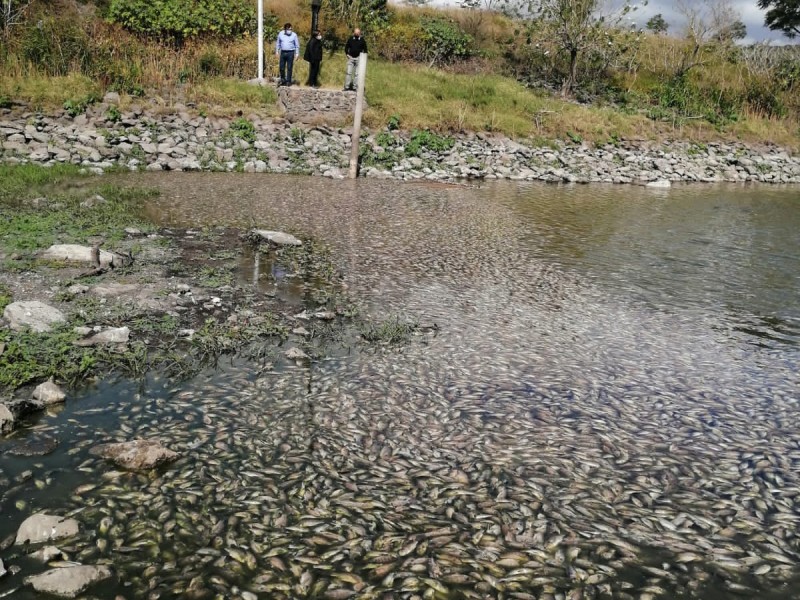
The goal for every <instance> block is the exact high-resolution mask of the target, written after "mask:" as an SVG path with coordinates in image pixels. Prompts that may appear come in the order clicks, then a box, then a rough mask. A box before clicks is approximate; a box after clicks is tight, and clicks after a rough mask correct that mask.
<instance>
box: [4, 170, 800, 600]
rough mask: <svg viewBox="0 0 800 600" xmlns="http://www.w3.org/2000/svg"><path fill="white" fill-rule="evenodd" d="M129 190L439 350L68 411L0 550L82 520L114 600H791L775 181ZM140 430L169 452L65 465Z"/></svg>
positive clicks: (787, 290)
mask: <svg viewBox="0 0 800 600" xmlns="http://www.w3.org/2000/svg"><path fill="white" fill-rule="evenodd" d="M125 181H127V182H130V183H132V184H135V185H152V186H157V187H159V188H160V189H161V191H162V196H161V198H160V199H159V200H157V201H156V202H155V203H154V204H153V206H152V207H151V211H152V214H153V216H154V218H156V219H157V220H159V221H160V222H161V223H162V224H164V225H167V226H174V227H201V226H219V225H232V226H239V227H242V228H249V227H252V226H254V225H255V226H258V227H259V228H265V229H280V230H286V231H290V232H294V233H298V234H301V235H305V236H312V237H314V238H316V239H318V240H321V241H322V242H324V243H325V244H326V245H328V246H329V247H330V248H331V249H332V251H333V254H334V257H335V259H334V260H335V261H336V262H337V263H338V268H339V269H340V271H341V274H342V277H343V282H344V285H345V287H346V289H347V293H348V294H350V296H351V297H352V298H353V299H354V300H356V301H357V302H358V303H360V304H361V305H362V306H363V309H364V310H365V311H366V312H367V313H368V314H369V315H370V316H372V317H373V318H375V319H380V318H394V317H397V316H399V317H400V318H402V319H409V320H416V321H419V322H420V323H424V324H432V323H435V324H436V326H437V327H438V329H436V330H435V332H433V333H431V332H428V333H425V334H421V335H419V336H417V337H416V338H415V339H413V340H412V341H411V342H410V343H407V344H404V345H401V346H399V347H392V346H388V347H383V346H377V347H376V346H370V345H366V344H358V345H356V346H354V347H353V348H352V349H351V352H349V353H336V355H335V356H333V355H332V357H331V358H329V359H324V360H321V361H318V362H315V363H313V364H310V365H308V364H293V363H291V364H290V363H287V364H275V365H267V368H265V365H252V364H248V363H243V362H238V361H234V362H232V363H230V364H227V365H223V367H222V368H221V369H220V370H218V371H215V372H209V373H206V374H204V375H203V376H201V377H198V378H197V379H196V380H193V381H191V382H189V383H188V384H186V385H182V386H175V385H173V384H171V382H169V381H164V380H161V379H158V378H155V379H152V380H149V381H148V382H145V383H144V384H143V385H142V386H141V387H136V386H132V385H131V384H128V383H125V382H121V383H118V384H111V383H108V384H104V385H103V386H101V387H100V388H98V389H93V390H88V391H87V392H86V393H85V394H84V397H82V398H79V399H76V400H74V401H72V402H70V403H69V404H68V405H67V407H66V408H65V410H64V411H63V412H61V413H60V414H58V415H52V416H45V417H44V418H43V419H41V421H40V422H39V423H38V424H37V427H40V428H41V430H42V431H44V430H46V431H48V432H52V431H55V432H56V433H57V434H58V435H59V436H60V437H61V439H62V444H61V445H60V447H59V449H58V450H57V451H56V452H55V453H54V454H52V455H49V456H47V457H39V458H38V459H36V461H30V460H29V459H18V458H11V457H8V456H3V457H2V459H1V460H2V461H3V462H2V468H3V470H4V472H5V473H6V475H7V476H9V477H10V478H12V479H13V478H15V477H18V476H19V475H20V473H22V472H23V471H24V470H26V469H31V470H32V471H33V473H34V476H33V478H32V479H30V480H26V482H24V483H21V484H20V487H19V488H18V489H15V490H14V492H13V493H8V494H7V495H6V497H5V500H4V504H3V520H2V527H1V528H0V529H2V532H3V533H4V532H6V531H13V529H14V528H15V527H16V526H17V525H18V522H19V521H20V520H21V518H23V517H24V516H25V515H27V514H29V513H30V512H32V511H33V509H37V508H41V507H48V508H52V509H60V510H61V511H64V512H65V511H68V510H73V511H78V512H77V514H78V518H79V519H81V520H82V523H83V524H84V526H85V527H86V534H85V536H84V537H85V540H84V545H81V544H77V547H76V548H75V549H74V551H75V554H76V555H77V556H78V557H80V558H81V559H82V560H85V561H86V562H93V561H94V562H99V561H103V560H108V561H110V562H111V563H112V564H114V565H115V567H116V568H117V570H118V573H119V575H120V579H119V580H120V582H127V584H128V585H127V586H126V585H123V584H122V583H120V584H119V587H118V588H114V589H119V590H122V591H123V593H125V591H126V590H127V591H128V592H130V594H131V596H132V597H146V596H147V593H148V592H145V591H144V590H155V592H158V593H159V594H161V597H178V596H182V595H183V594H189V593H190V592H187V589H188V590H190V591H194V592H197V591H198V590H201V591H202V590H209V591H213V592H214V593H220V594H222V595H223V596H225V597H239V595H241V594H242V593H243V592H244V591H246V590H249V591H250V592H251V593H255V594H257V595H258V597H263V598H283V597H286V598H297V597H305V596H318V597H330V598H334V597H348V592H351V593H352V597H358V598H373V597H398V598H407V597H412V596H414V595H415V594H416V595H417V596H418V597H442V598H444V597H456V598H458V597H467V598H471V597H474V598H483V597H491V598H495V597H497V598H501V597H503V598H513V597H517V598H527V597H548V596H546V594H548V593H551V594H564V595H568V596H569V597H570V598H579V597H587V598H592V597H608V598H611V597H614V598H628V597H630V598H656V597H660V598H672V597H687V598H704V599H705V598H727V597H730V596H731V594H734V593H735V594H740V595H742V596H743V597H759V598H789V597H800V584H798V577H797V576H798V573H797V571H796V565H797V564H798V562H797V561H798V553H799V552H800V541H798V538H797V531H798V520H800V506H798V502H800V499H799V496H798V494H800V432H798V430H797V427H796V423H797V416H798V415H797V412H798V396H799V394H798V389H800V374H798V368H797V365H798V359H800V344H798V342H800V300H798V299H799V298H800V191H798V189H797V188H778V187H769V188H766V187H742V186H719V187H717V186H696V187H695V186H680V187H675V188H673V189H670V190H649V189H645V188H631V187H619V186H607V187H604V186H591V187H584V186H580V187H578V186H567V187H564V186H546V185H539V184H525V185H517V184H510V183H497V184H487V185H482V186H479V187H467V186H447V185H440V184H425V183H419V184H398V183H395V182H374V181H356V182H353V181H328V180H320V179H313V178H298V177H290V176H263V175H252V176H250V175H241V174H237V175H230V174H227V175H225V174H172V173H169V174H147V175H136V176H129V177H126V178H125ZM242 268H243V270H247V269H250V268H251V267H250V266H249V265H243V267H242ZM101 407H102V410H101ZM37 431H38V430H33V431H32V432H30V433H28V434H27V435H33V434H37ZM19 435H23V434H19ZM135 435H136V436H145V437H151V436H157V437H161V438H162V439H164V440H165V441H167V443H169V444H170V446H171V447H173V448H174V449H176V450H179V451H181V452H182V453H184V456H185V457H184V458H183V459H181V461H180V462H179V463H177V464H176V465H174V466H173V467H172V468H170V469H169V470H166V471H165V472H163V473H159V474H154V475H152V476H135V475H130V474H123V473H116V472H114V471H113V470H112V469H110V468H109V467H108V466H106V465H104V464H102V463H100V462H99V461H96V460H94V459H91V458H88V457H87V456H86V454H85V448H86V447H88V446H89V445H90V444H91V443H93V442H95V441H100V440H106V439H107V438H108V437H111V438H113V439H120V440H122V439H130V438H131V437H132V436H135ZM67 440H69V441H67ZM26 460H27V461H28V462H26ZM78 468H80V469H83V470H76V469H78ZM44 474H49V478H50V481H49V482H45V483H46V485H44V486H43V487H44V490H45V491H44V492H38V493H37V492H36V491H35V490H36V488H35V487H34V486H33V485H32V482H33V481H35V480H36V479H37V478H44V477H45V475H44ZM81 478H83V479H85V480H89V481H95V482H97V483H98V486H97V487H96V488H94V489H92V490H89V491H87V492H84V493H83V494H81V495H80V496H79V497H78V496H74V495H73V496H72V497H71V498H70V500H68V501H67V500H64V498H65V497H67V496H69V491H68V490H69V489H70V487H72V486H76V485H78V484H79V483H80V482H81V481H82V479H81ZM48 490H50V491H49V492H48ZM62 491H63V492H64V493H63V494H62V493H61V492H62ZM23 496H24V497H25V498H26V499H27V500H26V502H27V503H26V505H25V506H24V508H22V509H20V510H16V511H15V509H14V508H13V506H14V505H13V502H14V501H16V500H18V499H19V498H20V497H23ZM87 506H88V507H89V508H87ZM103 518H108V519H111V521H112V525H111V527H110V532H109V533H106V534H99V533H95V530H96V529H97V527H98V523H99V522H100V521H101V519H103ZM99 538H103V539H106V538H107V539H108V542H107V543H103V542H98V539H99ZM153 564H156V565H157V567H156V568H152V567H151V566H150V565H153ZM114 585H117V584H114ZM112 587H113V586H112ZM109 589H111V588H109ZM0 591H1V590H0ZM197 593H198V594H199V595H202V594H200V593H199V592H197ZM384 594H391V595H389V596H386V595H384ZM448 594H449V595H448ZM20 597H22V596H20ZM556 597H559V596H556Z"/></svg>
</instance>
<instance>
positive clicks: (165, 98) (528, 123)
mask: <svg viewBox="0 0 800 600" xmlns="http://www.w3.org/2000/svg"><path fill="white" fill-rule="evenodd" d="M244 43H245V42H238V43H237V44H238V45H237V46H236V47H235V52H236V53H237V56H238V55H239V54H243V53H244V52H245V49H244V48H242V47H241V45H242V44H244ZM249 43H250V44H251V45H254V44H255V41H253V40H251V41H250V42H249ZM252 50H254V48H253V49H252ZM195 52H197V50H195ZM187 60H188V59H187ZM253 60H254V59H253ZM273 61H274V56H272V55H270V54H267V64H266V75H267V76H269V75H270V73H271V71H272V62H273ZM154 68H155V67H154V66H150V67H148V69H149V70H154ZM708 70H709V71H713V69H708ZM244 71H247V72H248V73H249V68H248V69H244ZM344 71H345V60H344V57H343V55H342V54H341V52H337V53H334V54H330V53H328V54H326V55H325V57H324V59H323V63H322V72H321V76H320V80H321V83H322V86H323V87H324V88H329V89H340V87H341V85H342V83H343V80H344ZM723 71H724V73H725V74H726V76H725V77H723V76H722V75H721V73H722V72H723ZM307 72H308V65H307V63H305V61H303V60H299V61H297V62H296V63H295V71H294V78H295V79H296V80H297V81H300V82H304V81H305V79H306V77H307ZM252 75H253V76H255V72H253V74H252ZM152 77H155V75H153V76H152ZM697 77H698V78H700V79H705V80H707V81H705V83H707V84H709V85H713V86H720V89H723V90H728V91H730V92H731V93H737V94H738V93H741V88H742V86H743V83H742V82H743V81H744V75H743V74H742V73H741V71H740V70H735V69H734V68H733V67H731V66H725V68H724V69H721V70H720V71H719V73H717V74H712V73H709V74H708V75H706V74H704V73H701V72H700V71H698V75H697ZM248 78H249V75H248ZM662 80H663V74H662V76H659V75H657V74H655V72H654V73H650V74H648V73H643V74H642V75H641V76H636V77H634V76H626V77H623V78H621V79H620V85H622V86H624V87H627V88H629V89H631V90H632V94H631V97H634V98H635V97H637V94H638V98H639V100H638V102H639V106H638V107H637V106H636V105H635V104H634V105H633V106H630V107H628V109H627V110H621V109H620V108H617V107H613V106H599V105H581V104H577V103H574V102H570V101H565V100H563V99H561V98H558V97H555V96H551V95H549V94H545V93H540V92H536V91H534V90H531V89H528V88H526V87H525V86H524V85H522V84H521V83H519V82H518V81H516V80H514V79H512V78H509V77H503V76H501V75H493V74H490V75H487V74H478V75H470V74H459V73H451V72H446V71H441V70H437V69H429V68H427V67H425V66H423V65H417V64H407V63H392V62H387V61H383V60H377V59H372V58H371V59H370V61H369V63H368V70H367V81H366V87H367V102H368V106H369V107H368V109H367V111H366V113H365V124H366V125H367V126H369V127H372V128H375V129H382V128H384V127H385V126H386V125H387V123H389V121H390V119H392V118H393V117H399V122H400V127H401V128H402V129H404V130H412V129H426V128H429V129H433V130H437V131H443V132H463V131H488V132H496V133H501V134H505V135H508V136H510V137H512V138H534V139H543V140H553V139H561V140H566V139H568V137H570V136H568V132H571V133H572V134H573V137H579V138H580V139H582V140H585V141H587V142H592V143H603V142H605V141H607V140H609V139H611V138H623V139H651V140H658V139H664V138H673V139H674V138H686V139H696V140H703V141H711V140H719V139H722V140H731V141H733V140H738V141H742V142H747V143H763V142H772V143H778V144H781V145H783V146H786V147H789V148H797V147H798V146H800V129H799V128H798V124H797V122H796V121H795V120H794V119H791V118H783V119H778V118H774V117H773V118H770V117H768V116H765V115H761V114H758V113H755V112H752V111H751V112H747V111H745V112H744V113H743V114H742V115H740V117H739V118H738V119H737V120H736V121H735V122H730V123H725V124H724V126H719V125H718V126H715V125H713V124H711V123H708V122H706V121H703V120H702V119H689V120H686V119H682V118H680V117H679V116H674V115H672V113H671V112H670V111H661V113H663V114H661V113H659V112H658V111H656V112H653V111H649V110H648V108H647V105H648V103H650V102H652V100H650V99H649V96H648V94H652V93H654V86H656V85H658V83H659V82H660V81H662ZM157 83H158V84H163V85H164V87H163V88H159V87H156V88H155V89H154V90H153V91H152V92H151V93H150V94H149V99H150V100H152V101H154V102H155V104H156V105H157V106H159V105H160V106H161V107H162V108H163V110H165V111H166V110H171V106H172V105H174V104H176V103H182V104H193V105H194V106H196V107H197V111H198V112H199V113H200V114H201V115H210V116H227V117H232V116H235V115H241V114H245V115H248V114H251V113H256V114H258V115H259V116H262V117H273V116H277V115H279V114H280V109H279V107H278V106H277V94H276V91H275V89H274V88H273V87H271V86H253V85H250V84H248V83H247V82H245V81H243V80H242V79H236V78H232V77H230V76H227V75H222V76H215V77H198V80H197V81H194V82H193V83H192V84H191V85H186V86H183V85H178V86H175V85H168V84H167V82H163V81H160V80H159V81H157ZM637 90H638V91H637ZM102 91H103V90H102V89H100V87H99V86H98V84H97V83H96V82H93V81H92V80H90V79H88V78H87V77H84V76H81V75H71V76H67V77H53V78H48V77H44V76H41V75H36V74H35V73H33V74H31V73H26V72H22V71H21V70H20V71H19V72H18V73H17V74H14V73H13V72H12V73H10V74H7V75H4V76H0V97H4V96H5V97H10V98H13V99H15V100H19V101H25V102H28V103H30V104H31V105H32V106H33V107H35V108H39V109H43V110H46V109H48V108H50V109H52V108H56V109H58V108H61V107H63V106H64V105H65V103H73V104H75V103H78V102H80V101H81V100H82V99H85V98H88V97H92V96H93V97H99V96H101V95H102V94H101V92H102ZM141 101H142V100H141V99H140V98H138V97H135V96H129V95H126V94H124V93H123V94H122V102H121V108H122V109H123V110H124V109H126V108H128V107H129V106H130V105H131V104H133V103H140V102H141ZM648 115H649V116H648Z"/></svg>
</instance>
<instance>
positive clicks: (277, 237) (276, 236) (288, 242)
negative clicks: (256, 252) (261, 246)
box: [253, 229, 303, 246]
mask: <svg viewBox="0 0 800 600" xmlns="http://www.w3.org/2000/svg"><path fill="white" fill-rule="evenodd" d="M253 233H254V234H256V235H257V236H258V237H260V238H262V239H265V240H267V241H268V242H271V243H273V244H275V245H276V246H302V245H303V242H301V241H300V240H298V239H297V238H296V237H294V236H293V235H290V234H288V233H284V232H282V231H269V230H267V229H254V230H253Z"/></svg>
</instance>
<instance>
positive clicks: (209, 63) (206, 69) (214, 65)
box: [197, 49, 222, 75]
mask: <svg viewBox="0 0 800 600" xmlns="http://www.w3.org/2000/svg"><path fill="white" fill-rule="evenodd" d="M197 69H198V70H199V71H200V72H201V73H202V74H203V75H219V74H220V73H222V58H221V57H220V55H219V53H218V52H217V51H216V50H214V49H210V50H206V51H205V52H204V53H203V54H201V55H200V58H199V60H198V61H197Z"/></svg>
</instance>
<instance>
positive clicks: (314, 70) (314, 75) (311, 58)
mask: <svg viewBox="0 0 800 600" xmlns="http://www.w3.org/2000/svg"><path fill="white" fill-rule="evenodd" d="M303 59H305V60H306V61H308V82H306V85H310V86H311V87H315V88H318V87H319V66H320V64H321V63H322V34H321V33H320V32H319V31H314V32H313V33H312V34H311V39H310V40H309V41H308V45H307V46H306V52H305V54H303Z"/></svg>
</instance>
